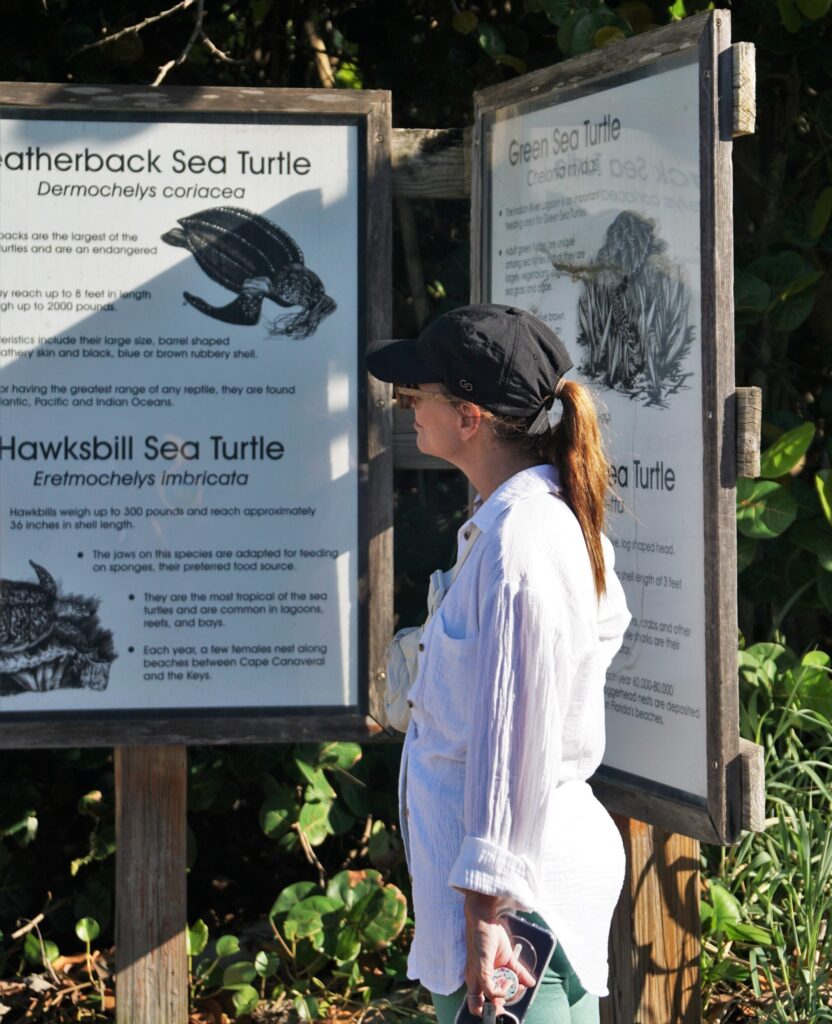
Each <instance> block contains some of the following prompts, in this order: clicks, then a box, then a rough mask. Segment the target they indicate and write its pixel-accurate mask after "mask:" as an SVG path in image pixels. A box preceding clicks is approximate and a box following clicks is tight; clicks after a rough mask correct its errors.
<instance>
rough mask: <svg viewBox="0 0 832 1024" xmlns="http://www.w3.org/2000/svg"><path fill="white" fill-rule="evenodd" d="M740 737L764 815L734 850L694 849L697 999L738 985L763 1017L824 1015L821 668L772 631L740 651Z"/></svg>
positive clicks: (826, 888) (831, 802)
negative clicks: (756, 760)
mask: <svg viewBox="0 0 832 1024" xmlns="http://www.w3.org/2000/svg"><path fill="white" fill-rule="evenodd" d="M739 665H740V696H741V732H742V735H744V736H745V737H747V738H748V739H752V740H754V742H756V743H760V744H761V745H762V746H763V748H764V751H765V768H766V782H767V821H766V828H765V830H764V831H763V832H761V833H757V834H746V835H744V836H743V838H742V840H741V842H740V843H739V845H738V846H736V847H733V848H729V849H720V848H710V849H707V848H706V849H705V851H704V852H705V856H706V859H707V862H708V867H709V869H710V879H709V882H708V894H707V896H705V897H704V898H703V901H702V925H703V959H702V963H703V981H704V986H705V995H706V998H709V997H710V996H711V995H712V994H713V993H714V992H715V991H717V990H718V989H719V988H720V987H724V986H725V985H726V984H727V985H738V984H741V985H745V986H748V987H749V989H750V990H751V991H752V992H753V994H754V996H755V998H757V999H759V1000H761V1001H762V1002H763V1005H764V1006H765V1020H766V1021H776V1022H778V1024H796V1022H798V1021H803V1020H811V1021H813V1022H815V1021H817V1022H821V1021H828V1020H829V1019H831V1017H830V1014H829V1008H828V1003H827V994H828V987H829V985H830V982H832V970H830V965H832V935H828V934H827V930H826V925H825V923H824V922H825V921H827V920H828V918H829V914H830V912H832V833H830V831H829V827H828V826H829V821H830V815H832V671H830V658H829V656H828V655H827V654H826V653H824V652H822V651H818V650H809V651H806V652H805V653H804V654H803V655H802V656H798V655H797V654H796V653H795V652H794V651H792V650H791V649H790V648H789V647H787V646H786V645H785V643H783V642H782V637H778V638H777V639H776V640H775V641H774V642H770V643H757V644H753V645H751V646H750V647H748V648H746V649H744V650H742V651H740V659H739Z"/></svg>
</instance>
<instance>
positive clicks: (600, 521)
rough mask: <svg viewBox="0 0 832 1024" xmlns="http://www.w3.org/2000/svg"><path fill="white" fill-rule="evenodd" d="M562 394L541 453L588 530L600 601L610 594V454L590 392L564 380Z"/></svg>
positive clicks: (590, 558)
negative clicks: (606, 540)
mask: <svg viewBox="0 0 832 1024" xmlns="http://www.w3.org/2000/svg"><path fill="white" fill-rule="evenodd" d="M557 394H558V398H559V399H560V401H561V403H562V404H563V416H562V418H561V421H560V423H559V424H558V426H557V427H556V428H555V430H554V431H552V433H551V434H549V435H548V437H547V439H546V441H545V442H543V444H541V445H540V449H539V450H540V451H541V454H543V455H544V456H545V457H546V458H547V459H548V461H549V462H552V463H554V464H555V465H556V466H557V467H558V469H559V470H560V478H561V486H562V487H563V494H564V498H565V499H566V501H567V503H568V505H569V507H570V508H571V509H572V511H573V512H574V513H575V518H576V519H577V520H578V522H579V523H580V526H581V530H582V531H583V535H584V540H585V541H586V548H587V551H588V553H589V561H590V564H591V566H592V575H593V578H594V580H595V593H596V594H597V595H598V598H599V599H600V598H601V596H602V595H603V594H604V591H605V590H606V583H605V572H604V552H603V549H602V547H601V533H602V531H603V529H604V501H605V498H606V496H607V489H608V487H609V479H610V477H609V464H608V463H607V459H606V456H605V455H604V445H603V441H602V438H601V429H600V427H599V425H598V415H597V413H596V411H595V404H594V402H593V400H592V396H591V394H590V393H589V391H588V390H587V388H585V387H584V386H583V385H582V384H579V383H578V382H577V381H574V380H566V379H564V380H562V381H561V384H560V387H559V388H558V393H557Z"/></svg>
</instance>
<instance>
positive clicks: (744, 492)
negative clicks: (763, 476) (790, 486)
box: [737, 477, 797, 540]
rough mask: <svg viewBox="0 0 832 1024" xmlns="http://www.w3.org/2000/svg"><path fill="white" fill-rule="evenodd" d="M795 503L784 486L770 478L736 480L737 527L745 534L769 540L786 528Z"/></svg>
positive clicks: (795, 513) (791, 519) (795, 507)
mask: <svg viewBox="0 0 832 1024" xmlns="http://www.w3.org/2000/svg"><path fill="white" fill-rule="evenodd" d="M796 516H797V505H796V503H795V500H794V498H792V496H791V495H790V494H789V492H788V491H787V490H786V488H785V487H782V486H781V485H780V484H778V483H775V482H774V481H773V480H748V479H746V478H745V477H743V478H741V479H740V480H738V481H737V529H738V530H740V531H741V532H742V533H744V534H745V535H746V537H754V538H760V539H763V540H770V539H771V538H772V537H777V536H779V534H781V533H783V531H784V530H787V529H788V528H789V527H790V526H791V524H792V523H793V522H794V520H795V517H796Z"/></svg>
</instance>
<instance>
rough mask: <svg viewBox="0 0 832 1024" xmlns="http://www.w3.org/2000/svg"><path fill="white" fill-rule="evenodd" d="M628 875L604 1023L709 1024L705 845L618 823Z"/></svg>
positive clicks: (617, 917) (626, 821)
mask: <svg viewBox="0 0 832 1024" xmlns="http://www.w3.org/2000/svg"><path fill="white" fill-rule="evenodd" d="M616 824H617V825H618V828H619V831H620V832H621V837H622V839H623V841H624V848H625V850H626V854H627V874H626V877H625V880H624V888H623V891H622V894H621V899H620V901H619V904H618V907H617V909H616V912H615V916H614V918H613V926H612V932H611V935H610V998H609V999H605V1000H603V1001H602V1003H601V1020H602V1022H603V1024H701V1020H702V997H701V992H700V988H699V952H700V926H699V842H698V841H697V840H696V839H690V838H688V837H687V836H680V835H675V834H673V833H669V832H664V831H662V830H661V829H659V828H655V827H653V826H650V825H645V824H643V823H642V822H638V821H632V820H629V819H627V818H617V819H616Z"/></svg>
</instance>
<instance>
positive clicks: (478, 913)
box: [465, 890, 536, 1017]
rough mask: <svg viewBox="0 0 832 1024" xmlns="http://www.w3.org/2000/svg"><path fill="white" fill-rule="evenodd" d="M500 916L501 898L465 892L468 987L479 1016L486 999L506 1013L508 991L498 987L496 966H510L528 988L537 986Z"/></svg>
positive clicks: (475, 1010) (469, 997)
mask: <svg viewBox="0 0 832 1024" xmlns="http://www.w3.org/2000/svg"><path fill="white" fill-rule="evenodd" d="M499 915H500V899H499V897H497V896H484V895H483V894H482V893H479V892H471V891H470V890H467V891H466V892H465V937H466V945H467V961H466V967H465V987H466V989H467V991H468V1009H469V1010H470V1011H471V1013H473V1014H474V1016H476V1017H481V1016H482V1008H483V1003H484V1001H485V1000H486V999H487V1000H488V1001H489V1002H491V1003H493V1004H494V1009H495V1010H496V1012H497V1014H498V1015H499V1014H500V1013H502V1012H503V1004H504V998H503V996H504V992H503V990H502V989H500V988H497V987H495V985H494V982H493V980H492V977H491V976H492V974H493V972H494V969H495V968H497V967H510V968H511V970H513V971H514V972H515V974H516V975H517V980H518V981H519V982H520V984H521V985H523V986H525V987H526V988H529V987H531V986H532V985H534V984H535V980H536V979H535V977H534V975H533V974H530V973H529V971H528V970H527V969H526V968H525V967H524V966H523V965H522V964H521V963H520V961H519V959H518V958H517V957H516V956H515V955H514V950H513V949H512V945H511V936H510V935H509V933H508V931H507V929H506V926H505V924H504V923H503V922H502V921H501V920H500V916H499Z"/></svg>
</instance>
